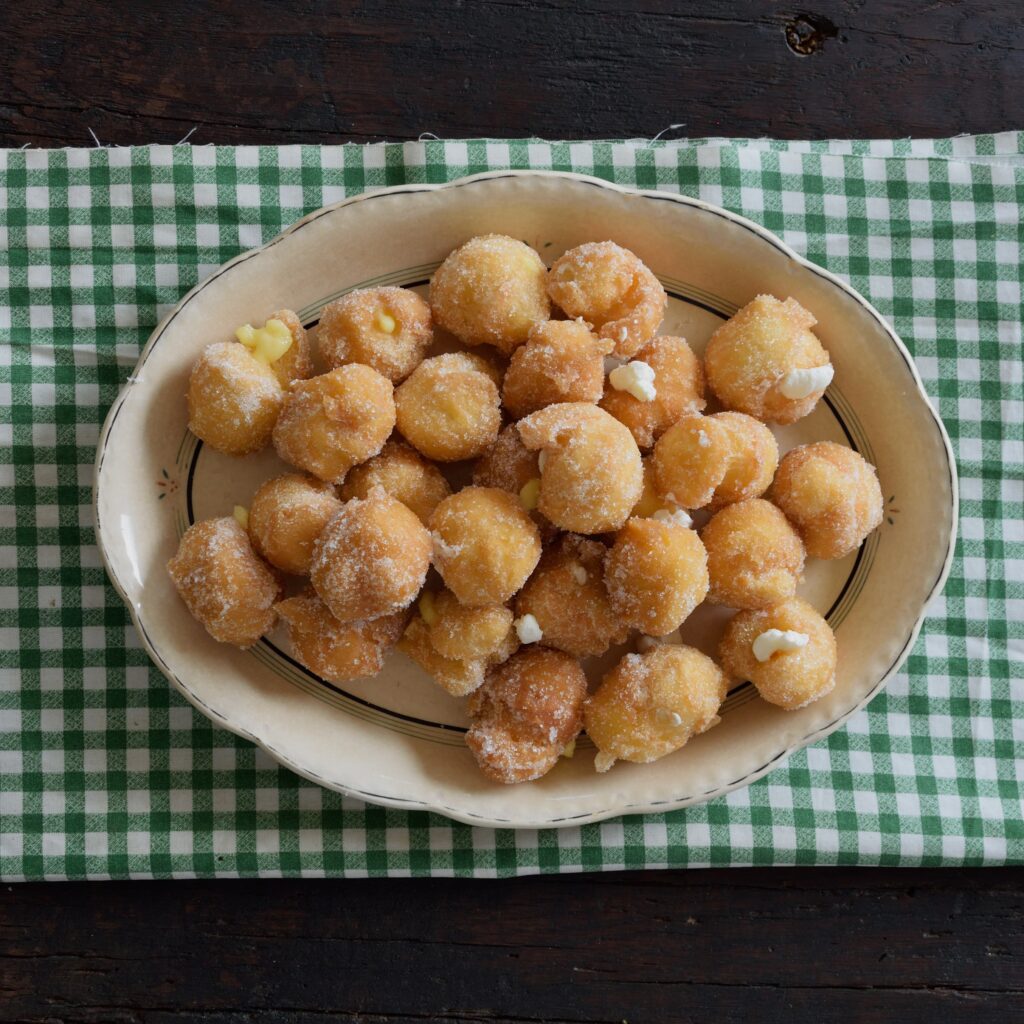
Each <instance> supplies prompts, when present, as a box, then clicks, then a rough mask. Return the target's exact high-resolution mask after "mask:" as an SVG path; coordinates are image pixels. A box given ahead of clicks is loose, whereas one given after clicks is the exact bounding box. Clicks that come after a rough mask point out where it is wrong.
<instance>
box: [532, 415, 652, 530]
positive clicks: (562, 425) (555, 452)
mask: <svg viewBox="0 0 1024 1024" xmlns="http://www.w3.org/2000/svg"><path fill="white" fill-rule="evenodd" d="M517 426H518V429H519V436H520V438H521V439H522V441H523V444H525V445H526V447H527V448H529V449H531V450H533V451H539V450H541V449H543V451H544V452H545V455H546V459H545V462H544V469H543V470H542V471H541V476H540V481H541V483H540V499H539V503H538V508H539V510H540V511H541V513H543V515H545V516H546V517H547V518H548V519H550V520H551V522H552V523H554V524H555V525H556V526H557V527H559V528H560V529H563V530H571V531H572V532H574V533H584V534H592V533H605V532H607V531H609V530H616V529H618V528H619V527H620V526H621V525H622V524H623V523H624V522H625V521H626V519H627V517H628V516H629V513H630V510H631V509H632V508H633V506H634V505H635V504H636V503H637V501H638V500H639V498H640V495H641V493H642V491H643V465H642V463H641V461H640V449H639V448H637V446H636V442H635V441H634V440H633V435H632V434H631V433H630V432H629V431H628V430H627V429H626V428H625V427H624V426H623V425H622V424H621V423H619V421H618V420H616V419H615V418H614V417H612V416H610V415H609V414H608V413H606V412H605V411H604V410H603V409H599V408H597V406H594V405H588V404H586V403H582V402H568V403H562V404H559V405H549V406H547V407H546V408H544V409H540V410H538V411H537V412H535V413H531V414H530V415H529V416H527V417H526V418H525V419H522V420H520V421H519V423H518V425H517Z"/></svg>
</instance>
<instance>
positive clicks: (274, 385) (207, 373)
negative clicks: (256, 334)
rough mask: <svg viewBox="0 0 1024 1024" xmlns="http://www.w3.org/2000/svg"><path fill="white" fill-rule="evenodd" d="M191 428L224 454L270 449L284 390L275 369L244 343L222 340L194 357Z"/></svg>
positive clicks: (240, 453) (190, 378)
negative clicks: (253, 353)
mask: <svg viewBox="0 0 1024 1024" xmlns="http://www.w3.org/2000/svg"><path fill="white" fill-rule="evenodd" d="M187 397H188V428H189V430H191V431H192V433H193V434H195V435H196V437H198V438H199V440H200V441H203V442H205V443H206V444H208V445H209V446H210V447H211V448H213V449H215V450H216V451H218V452H223V453H224V454H225V455H248V454H250V453H251V452H258V451H259V450H260V449H261V448H266V446H267V445H268V444H269V443H270V438H271V435H272V433H273V431H274V424H275V423H277V418H278V416H279V415H280V413H281V407H282V405H283V404H284V400H285V392H284V389H283V388H282V387H281V384H280V382H279V381H278V379H277V376H276V375H275V374H274V371H273V370H272V369H271V368H270V367H269V366H267V365H265V364H264V363H261V362H260V361H259V360H258V359H256V358H254V357H253V356H252V355H250V354H249V352H248V350H247V349H246V348H245V346H243V345H239V344H238V343H237V342H234V341H220V342H217V343H216V344H214V345H209V346H207V347H206V348H205V349H204V350H203V352H202V353H201V354H200V356H199V358H198V359H197V360H196V361H195V364H194V365H193V367H192V373H191V375H190V376H189V381H188V396H187Z"/></svg>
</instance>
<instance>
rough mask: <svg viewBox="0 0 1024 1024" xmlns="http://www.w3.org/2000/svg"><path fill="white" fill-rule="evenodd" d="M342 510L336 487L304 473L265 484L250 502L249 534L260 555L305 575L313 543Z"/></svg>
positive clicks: (296, 573) (278, 478)
mask: <svg viewBox="0 0 1024 1024" xmlns="http://www.w3.org/2000/svg"><path fill="white" fill-rule="evenodd" d="M340 511H341V502H340V501H338V499H337V497H336V496H335V493H334V488H333V487H332V486H331V485H330V484H328V483H324V482H323V481H322V480H317V479H316V477H312V476H306V475H304V474H302V473H285V474H284V475H283V476H278V477H274V478H273V479H271V480H267V481H266V483H264V484H262V485H261V486H260V488H259V490H257V492H256V493H255V494H254V495H253V499H252V503H251V504H250V506H249V525H248V530H249V537H250V539H251V540H252V545H253V547H254V548H255V549H256V552H257V554H259V555H260V557H262V558H265V559H266V560H267V561H268V562H269V563H270V564H271V565H273V566H276V567H277V568H278V569H280V570H282V571H283V572H290V573H293V574H295V575H299V576H305V575H307V574H308V573H309V565H310V562H311V561H312V560H313V544H314V542H315V541H316V539H317V537H319V536H320V534H321V532H322V531H323V528H324V527H325V526H326V525H327V524H328V522H330V520H331V519H333V518H334V516H336V515H337V514H338V512H340Z"/></svg>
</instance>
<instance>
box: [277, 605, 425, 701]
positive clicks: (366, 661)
mask: <svg viewBox="0 0 1024 1024" xmlns="http://www.w3.org/2000/svg"><path fill="white" fill-rule="evenodd" d="M275 608H276V611H277V613H278V615H280V616H281V618H282V619H284V621H285V623H287V626H288V640H289V642H290V643H291V648H292V653H293V654H294V655H295V657H296V658H297V659H298V660H299V661H300V662H302V664H303V665H305V666H306V668H308V669H309V670H310V671H311V672H313V673H315V674H316V675H318V676H320V678H321V679H326V680H327V682H329V683H345V682H348V681H349V680H351V679H365V678H368V677H370V676H375V675H377V673H378V672H380V670H381V669H382V668H383V667H384V655H385V654H387V652H388V651H389V650H390V649H391V648H392V647H394V645H395V644H396V643H397V642H398V638H399V637H400V636H401V635H402V630H403V629H405V621H406V619H407V618H408V617H409V613H408V611H407V610H406V609H404V608H403V609H402V610H401V611H397V612H393V613H392V614H390V615H382V616H381V617H380V618H379V619H371V620H370V621H369V622H339V621H338V620H337V619H336V618H335V617H334V616H333V615H332V614H331V612H330V609H329V608H328V607H327V605H325V604H324V603H323V601H321V600H320V598H319V597H317V596H316V593H315V592H314V591H313V590H311V589H310V590H307V591H306V592H305V593H303V594H301V595H299V596H297V597H289V598H288V599H287V600H284V601H280V602H278V604H277V605H276V606H275Z"/></svg>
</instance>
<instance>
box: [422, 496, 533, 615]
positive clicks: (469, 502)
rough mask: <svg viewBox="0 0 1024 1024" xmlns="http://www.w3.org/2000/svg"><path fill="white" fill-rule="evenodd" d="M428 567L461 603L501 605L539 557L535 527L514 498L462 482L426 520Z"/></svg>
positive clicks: (530, 570)
mask: <svg viewBox="0 0 1024 1024" xmlns="http://www.w3.org/2000/svg"><path fill="white" fill-rule="evenodd" d="M430 530H431V536H432V538H433V542H434V566H435V568H436V569H437V571H438V572H439V573H440V574H441V577H442V579H443V580H444V582H445V584H446V585H447V587H448V589H449V590H451V591H452V593H454V594H455V596H456V597H457V598H458V599H459V601H461V602H462V603H463V604H465V605H470V606H472V607H486V606H487V605H495V604H504V603H505V602H506V601H508V600H509V598H511V597H512V595H513V594H515V593H516V592H517V591H518V590H519V589H520V587H522V585H523V584H524V583H525V582H526V580H527V578H528V577H529V575H530V573H531V572H533V570H534V567H535V566H536V565H537V560H538V559H539V558H540V552H541V546H540V536H539V534H538V533H537V527H536V526H535V525H534V523H533V521H532V520H531V519H530V517H529V516H528V515H527V514H526V512H525V511H524V510H523V507H522V505H521V504H520V502H519V501H518V500H517V499H516V498H514V497H513V496H512V495H511V494H509V493H508V492H507V491H503V490H500V489H499V488H496V487H466V488H463V489H462V490H461V491H459V492H458V493H457V494H453V495H452V496H451V497H450V498H445V500H444V501H442V502H441V504H440V505H438V506H437V508H436V509H435V510H434V514H433V516H431V519H430Z"/></svg>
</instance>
